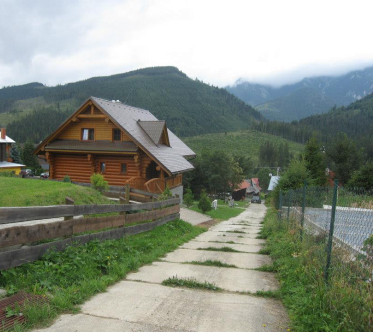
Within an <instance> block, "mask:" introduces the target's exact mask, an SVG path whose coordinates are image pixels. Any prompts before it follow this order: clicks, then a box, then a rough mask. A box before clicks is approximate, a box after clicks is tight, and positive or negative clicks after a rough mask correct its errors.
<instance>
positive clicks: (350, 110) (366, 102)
mask: <svg viewBox="0 0 374 333" xmlns="http://www.w3.org/2000/svg"><path fill="white" fill-rule="evenodd" d="M253 128H255V129H257V130H259V131H261V132H265V133H268V134H273V135H279V136H282V137H284V138H287V139H289V140H293V141H296V142H300V143H305V142H306V141H307V140H308V138H309V137H310V136H311V135H313V133H316V134H317V136H318V137H319V138H320V140H322V141H323V142H325V143H326V142H329V141H330V140H331V139H332V138H333V137H334V136H336V135H337V134H338V133H340V132H343V133H346V134H347V136H348V137H349V138H350V139H352V140H354V141H355V142H356V144H357V146H358V147H361V148H364V150H365V152H366V155H367V157H368V158H370V159H372V155H373V94H372V93H371V94H370V95H368V96H366V97H364V98H363V99H361V100H358V101H356V102H354V103H352V104H350V105H349V106H347V107H345V106H342V107H340V108H335V107H334V108H332V109H331V110H330V111H329V112H327V113H324V114H320V115H314V116H310V117H307V118H304V119H301V120H300V121H293V122H292V123H284V122H277V121H268V122H261V123H259V124H254V126H253Z"/></svg>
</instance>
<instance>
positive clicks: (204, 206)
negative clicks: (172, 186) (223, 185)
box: [198, 190, 212, 214]
mask: <svg viewBox="0 0 374 333" xmlns="http://www.w3.org/2000/svg"><path fill="white" fill-rule="evenodd" d="M198 207H199V208H200V209H201V211H202V212H203V213H204V214H205V212H208V211H210V210H211V209H212V204H211V202H210V200H209V198H208V195H207V194H206V192H205V190H202V191H201V194H200V200H199V204H198Z"/></svg>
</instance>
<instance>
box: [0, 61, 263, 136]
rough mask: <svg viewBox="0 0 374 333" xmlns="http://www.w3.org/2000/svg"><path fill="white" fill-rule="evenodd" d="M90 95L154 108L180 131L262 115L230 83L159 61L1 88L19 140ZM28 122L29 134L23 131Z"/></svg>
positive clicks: (218, 127)
mask: <svg viewBox="0 0 374 333" xmlns="http://www.w3.org/2000/svg"><path fill="white" fill-rule="evenodd" d="M27 88H29V89H27ZM89 96H97V97H101V98H105V99H109V100H113V99H115V100H120V101H121V102H124V103H126V104H128V105H132V106H137V107H140V108H144V109H147V110H150V111H151V112H152V113H153V114H154V115H155V116H156V117H157V118H159V119H164V120H166V121H167V124H168V126H169V128H170V129H171V130H173V131H174V132H175V133H176V134H177V135H180V136H193V135H198V134H204V133H214V132H225V131H236V130H240V129H245V128H248V127H249V126H251V124H253V123H254V122H257V121H259V120H261V119H262V116H261V115H260V113H259V112H258V111H256V110H254V109H253V108H252V107H251V106H249V105H247V104H245V103H244V102H243V101H241V100H240V99H238V98H237V97H235V96H234V95H232V94H230V93H228V92H227V91H226V90H225V89H221V88H217V87H213V86H210V85H207V84H205V83H203V82H200V81H198V80H192V79H190V78H188V77H187V76H186V75H185V74H184V73H182V72H181V71H179V70H178V69H177V68H175V67H155V68H145V69H140V70H136V71H132V72H128V73H124V74H117V75H112V76H107V77H95V78H91V79H88V80H84V81H79V82H75V83H69V84H66V85H62V86H56V87H45V86H40V84H35V83H34V84H30V85H24V86H16V87H8V88H3V89H0V105H2V109H1V110H0V112H1V111H2V112H3V114H0V124H1V123H2V120H3V123H5V122H6V121H5V120H6V119H8V121H9V119H13V120H15V121H14V122H13V123H10V124H9V125H8V127H9V134H10V135H11V136H12V137H13V138H14V139H15V140H17V141H21V142H23V141H24V140H25V139H27V136H32V137H33V140H34V141H36V142H37V141H40V140H42V139H43V138H44V137H45V136H47V135H48V134H49V133H50V131H51V129H52V128H56V127H57V126H58V125H59V124H60V123H61V118H64V117H66V116H67V115H68V114H69V113H71V112H73V111H74V110H75V109H76V108H77V107H78V106H79V105H80V104H81V103H82V102H83V101H84V100H85V99H87V98H88V97H89ZM32 105H34V107H32ZM32 109H36V110H35V111H31V110H32ZM23 110H27V112H18V111H23ZM58 112H60V113H62V115H61V114H60V115H56V113H58ZM12 117H13V118H12ZM19 118H20V119H19ZM25 126H27V128H28V133H29V134H27V133H23V128H24V127H25ZM31 133H32V134H31Z"/></svg>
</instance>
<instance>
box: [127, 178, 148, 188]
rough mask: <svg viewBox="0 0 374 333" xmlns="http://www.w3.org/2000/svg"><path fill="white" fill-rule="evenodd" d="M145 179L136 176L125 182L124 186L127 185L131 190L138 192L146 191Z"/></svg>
mask: <svg viewBox="0 0 374 333" xmlns="http://www.w3.org/2000/svg"><path fill="white" fill-rule="evenodd" d="M146 181H147V180H146V179H145V178H144V177H140V176H136V177H132V178H130V179H129V180H128V181H126V183H125V184H129V185H130V187H132V188H136V189H138V190H142V191H144V190H146V187H145V183H146Z"/></svg>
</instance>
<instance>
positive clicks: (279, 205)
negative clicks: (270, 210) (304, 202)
mask: <svg viewBox="0 0 374 333" xmlns="http://www.w3.org/2000/svg"><path fill="white" fill-rule="evenodd" d="M282 207H283V193H282V191H280V192H279V204H278V219H279V220H282Z"/></svg>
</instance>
